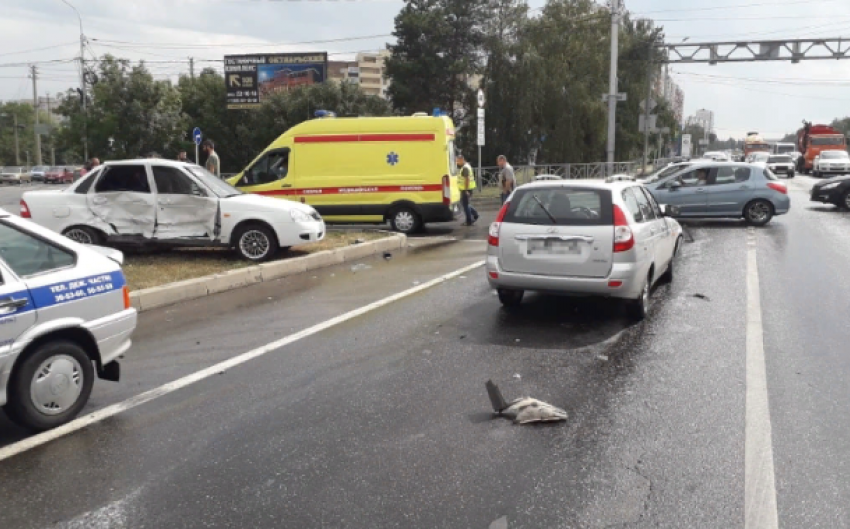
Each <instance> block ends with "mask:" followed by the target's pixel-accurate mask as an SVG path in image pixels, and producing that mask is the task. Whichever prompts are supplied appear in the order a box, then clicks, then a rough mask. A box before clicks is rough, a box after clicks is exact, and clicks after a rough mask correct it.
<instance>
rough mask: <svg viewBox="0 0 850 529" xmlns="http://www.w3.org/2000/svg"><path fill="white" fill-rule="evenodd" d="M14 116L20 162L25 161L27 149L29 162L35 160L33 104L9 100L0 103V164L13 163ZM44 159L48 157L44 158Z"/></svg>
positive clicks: (23, 162)
mask: <svg viewBox="0 0 850 529" xmlns="http://www.w3.org/2000/svg"><path fill="white" fill-rule="evenodd" d="M15 117H17V122H18V150H19V153H20V163H21V165H24V164H26V163H27V154H26V153H27V151H29V153H30V162H31V163H32V162H33V161H34V160H35V136H34V135H33V126H34V124H35V112H33V106H32V105H27V104H25V103H18V102H15V101H9V102H7V103H3V104H0V166H3V165H15ZM45 159H46V160H47V159H49V158H45Z"/></svg>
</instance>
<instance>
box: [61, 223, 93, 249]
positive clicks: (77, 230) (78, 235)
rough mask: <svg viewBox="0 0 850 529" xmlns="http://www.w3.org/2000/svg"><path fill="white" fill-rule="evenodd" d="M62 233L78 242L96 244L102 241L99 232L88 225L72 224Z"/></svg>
mask: <svg viewBox="0 0 850 529" xmlns="http://www.w3.org/2000/svg"><path fill="white" fill-rule="evenodd" d="M62 235H64V236H65V237H68V238H69V239H71V240H72V241H74V242H78V243H80V244H94V245H98V244H101V242H102V241H101V239H102V238H101V236H100V234H99V233H98V232H97V231H95V230H94V229H92V228H89V227H88V226H72V227H70V228H68V229H67V230H65V231H64V233H62Z"/></svg>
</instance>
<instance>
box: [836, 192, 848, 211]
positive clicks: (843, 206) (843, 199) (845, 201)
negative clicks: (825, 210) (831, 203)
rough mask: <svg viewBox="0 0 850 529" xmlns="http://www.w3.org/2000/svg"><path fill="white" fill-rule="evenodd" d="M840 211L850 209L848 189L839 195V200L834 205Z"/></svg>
mask: <svg viewBox="0 0 850 529" xmlns="http://www.w3.org/2000/svg"><path fill="white" fill-rule="evenodd" d="M835 205H836V206H838V207H839V208H841V209H850V189H848V190H847V191H845V192H844V194H843V195H841V200H840V201H839V202H837V203H836V204H835Z"/></svg>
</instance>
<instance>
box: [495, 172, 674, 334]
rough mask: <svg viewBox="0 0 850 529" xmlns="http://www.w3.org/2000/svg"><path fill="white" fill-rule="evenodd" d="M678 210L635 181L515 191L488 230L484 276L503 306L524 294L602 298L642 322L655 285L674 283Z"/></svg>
mask: <svg viewBox="0 0 850 529" xmlns="http://www.w3.org/2000/svg"><path fill="white" fill-rule="evenodd" d="M677 213H678V212H677V211H676V208H675V207H672V208H665V207H663V206H659V205H658V203H657V202H656V201H655V199H654V198H653V197H652V195H651V194H650V193H649V192H648V191H647V190H646V189H645V188H644V187H643V186H642V185H641V184H638V183H635V182H634V181H613V182H580V181H575V180H572V181H571V180H566V181H560V182H555V181H546V182H534V183H530V184H526V185H523V186H520V187H518V188H517V189H516V191H514V193H513V194H512V195H511V196H510V198H509V199H508V202H506V203H505V205H504V206H503V207H502V209H501V211H499V215H498V217H497V218H496V221H495V222H494V223H493V224H492V225H491V226H490V233H489V238H488V250H487V279H488V280H489V282H490V285H491V286H492V287H493V288H495V289H497V290H498V293H499V300H500V301H501V302H502V304H504V305H506V306H512V305H518V304H519V303H520V302H521V301H522V297H523V294H524V292H525V291H526V290H531V291H538V292H544V293H553V294H562V295H571V296H604V297H611V298H619V299H623V300H626V302H627V309H628V311H629V313H630V315H631V316H633V317H634V318H635V319H638V320H640V319H643V318H644V317H646V314H647V311H648V308H649V295H650V292H651V290H652V286H653V285H654V284H655V283H656V282H658V281H659V280H668V281H669V280H672V278H673V258H674V257H675V255H676V254H677V252H678V249H679V246H680V244H681V240H682V228H681V226H680V225H679V223H678V222H676V221H675V220H674V219H672V218H669V217H668V216H667V215H668V214H670V215H675V214H677Z"/></svg>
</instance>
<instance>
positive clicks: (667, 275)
mask: <svg viewBox="0 0 850 529" xmlns="http://www.w3.org/2000/svg"><path fill="white" fill-rule="evenodd" d="M681 244H682V237H681V236H680V237H679V238H678V239H676V246H674V247H673V255H672V256H670V264H668V265H667V270H665V271H664V274H662V276H661V277H659V278H658V280H659V281H662V282H664V283H672V282H673V263H674V262H675V260H676V256H677V255H679V245H681Z"/></svg>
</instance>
